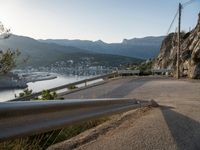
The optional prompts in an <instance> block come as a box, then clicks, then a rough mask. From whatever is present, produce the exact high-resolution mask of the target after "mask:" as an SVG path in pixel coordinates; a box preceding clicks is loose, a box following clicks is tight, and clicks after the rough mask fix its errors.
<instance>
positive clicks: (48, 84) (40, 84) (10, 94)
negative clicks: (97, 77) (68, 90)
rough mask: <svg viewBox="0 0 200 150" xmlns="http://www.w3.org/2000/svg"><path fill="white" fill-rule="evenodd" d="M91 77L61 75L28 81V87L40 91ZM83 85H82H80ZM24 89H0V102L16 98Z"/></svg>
mask: <svg viewBox="0 0 200 150" xmlns="http://www.w3.org/2000/svg"><path fill="white" fill-rule="evenodd" d="M87 78H91V76H69V75H59V74H57V78H55V79H51V80H44V81H36V82H29V83H27V85H28V89H31V90H33V92H39V91H42V90H46V89H50V88H54V87H57V86H61V85H65V84H68V83H73V82H76V81H80V80H84V79H87ZM80 86H81V85H80ZM23 90H24V89H9V90H1V91H0V102H5V101H9V100H11V99H14V98H15V95H16V96H18V95H19V93H20V92H23Z"/></svg>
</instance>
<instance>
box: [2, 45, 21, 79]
mask: <svg viewBox="0 0 200 150" xmlns="http://www.w3.org/2000/svg"><path fill="white" fill-rule="evenodd" d="M19 55H20V52H19V50H16V51H12V50H10V49H8V50H6V51H0V75H2V74H7V73H8V72H10V71H11V70H12V69H13V68H14V67H15V66H16V58H17V56H19Z"/></svg>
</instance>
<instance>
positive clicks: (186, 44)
mask: <svg viewBox="0 0 200 150" xmlns="http://www.w3.org/2000/svg"><path fill="white" fill-rule="evenodd" d="M199 35H200V14H199V20H198V23H197V26H196V27H195V28H194V29H193V30H192V31H191V32H188V33H181V52H180V74H181V76H187V77H189V78H198V79H200V38H199ZM177 48H178V45H177V34H176V33H171V34H169V35H168V36H167V37H166V38H165V40H164V41H163V43H162V46H161V49H160V54H159V55H158V57H157V59H156V61H155V64H154V68H155V69H160V68H169V69H173V70H174V76H175V75H176V71H175V70H176V68H177V67H176V61H177Z"/></svg>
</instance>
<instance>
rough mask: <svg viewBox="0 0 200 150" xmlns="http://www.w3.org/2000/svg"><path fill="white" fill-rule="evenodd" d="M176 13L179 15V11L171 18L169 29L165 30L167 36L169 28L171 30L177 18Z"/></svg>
mask: <svg viewBox="0 0 200 150" xmlns="http://www.w3.org/2000/svg"><path fill="white" fill-rule="evenodd" d="M178 13H179V11H178V10H177V11H176V14H175V15H174V18H173V20H172V22H171V23H170V26H169V29H168V30H167V35H168V34H169V32H170V30H171V28H172V26H173V24H174V22H175V20H176V18H177V16H178Z"/></svg>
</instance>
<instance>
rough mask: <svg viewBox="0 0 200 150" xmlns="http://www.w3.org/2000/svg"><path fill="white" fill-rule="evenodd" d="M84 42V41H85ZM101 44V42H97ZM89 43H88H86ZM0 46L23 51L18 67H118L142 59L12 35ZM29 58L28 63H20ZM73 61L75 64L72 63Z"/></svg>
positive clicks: (1, 42) (0, 41) (0, 42)
mask: <svg viewBox="0 0 200 150" xmlns="http://www.w3.org/2000/svg"><path fill="white" fill-rule="evenodd" d="M83 43H84V42H83ZM96 43H97V44H98V43H99V45H101V42H100V41H99V42H96ZM86 45H87V44H86ZM0 48H1V49H2V50H5V49H8V48H10V49H13V50H16V49H19V50H20V52H21V55H20V58H19V59H18V67H27V66H31V67H43V66H50V65H52V64H59V62H62V64H63V63H65V62H67V63H65V65H67V64H70V65H71V66H72V67H73V66H81V65H82V66H98V65H100V66H107V67H109V66H112V67H116V66H119V65H123V64H127V63H138V62H141V59H138V58H133V57H125V56H119V55H113V54H106V53H97V51H89V50H85V49H84V47H83V48H81V47H80V46H78V45H77V47H75V46H67V45H64V44H59V43H55V42H47V41H43V42H41V40H40V41H38V40H35V39H32V38H29V37H24V36H17V35H12V36H11V37H10V38H8V39H5V40H0ZM26 58H28V59H27V60H28V61H27V62H26V63H20V62H22V61H23V59H26ZM72 63H73V64H72Z"/></svg>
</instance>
